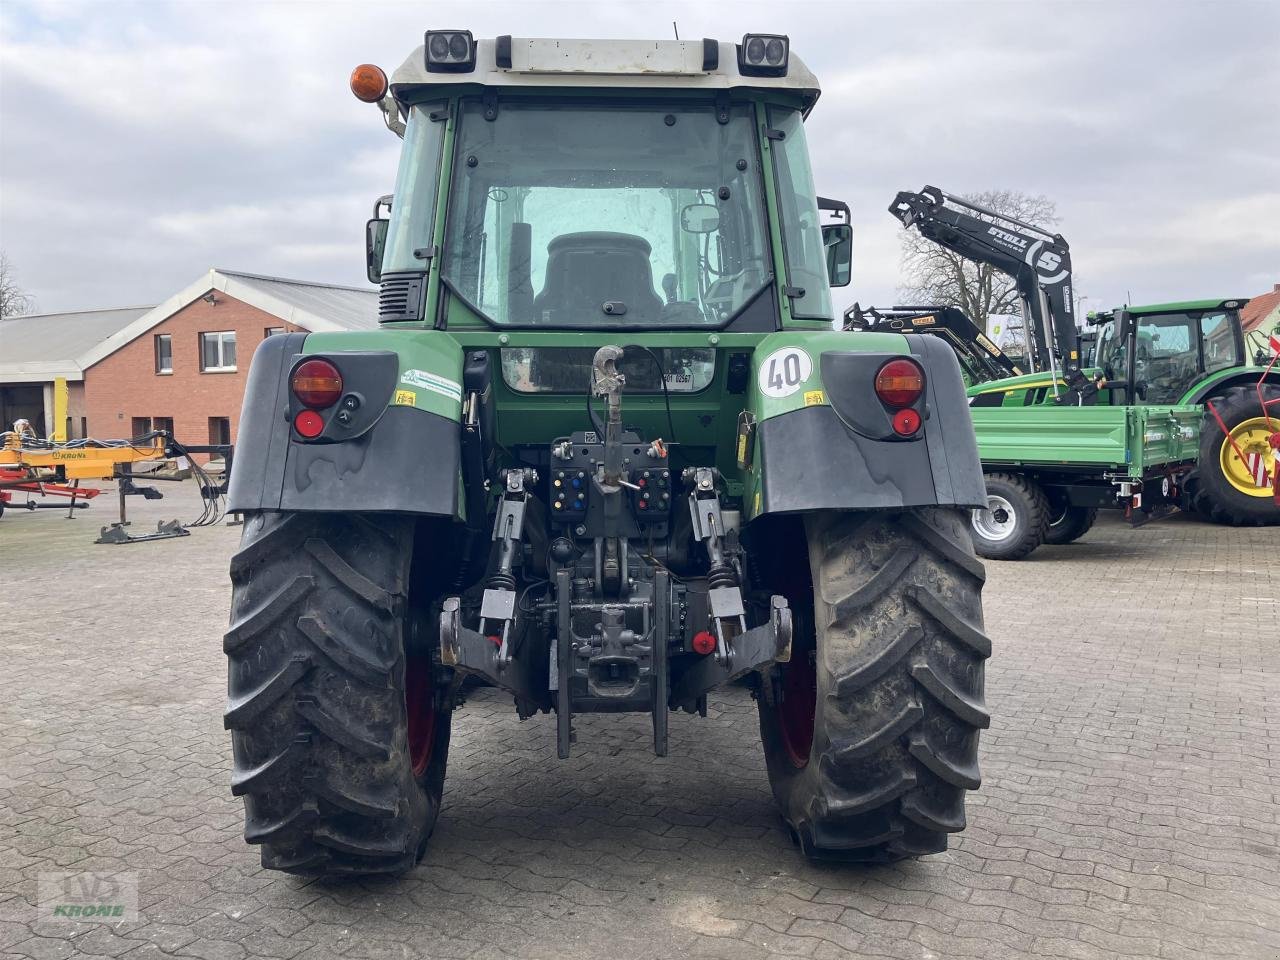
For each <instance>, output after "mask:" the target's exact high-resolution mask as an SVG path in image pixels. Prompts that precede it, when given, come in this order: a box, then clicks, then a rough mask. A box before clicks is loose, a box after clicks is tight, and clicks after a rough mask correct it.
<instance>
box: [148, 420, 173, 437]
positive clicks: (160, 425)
mask: <svg viewBox="0 0 1280 960" xmlns="http://www.w3.org/2000/svg"><path fill="white" fill-rule="evenodd" d="M151 424H152V426H151V429H152V430H163V431H164V432H165V433H167V434H169V436H171V437H172V436H173V417H153V418H152V420H151Z"/></svg>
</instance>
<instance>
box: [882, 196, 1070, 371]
mask: <svg viewBox="0 0 1280 960" xmlns="http://www.w3.org/2000/svg"><path fill="white" fill-rule="evenodd" d="M964 199H966V200H969V201H971V202H972V203H977V204H980V205H981V206H984V207H987V208H988V209H990V210H994V211H996V212H997V213H1002V214H1005V215H1007V216H1011V217H1017V218H1018V219H1019V220H1025V221H1027V222H1028V223H1034V224H1035V225H1036V226H1039V227H1043V228H1045V229H1049V228H1051V227H1052V226H1053V225H1054V224H1056V223H1057V222H1058V213H1057V208H1056V207H1055V205H1054V203H1053V201H1052V200H1050V199H1048V198H1047V197H1043V196H1031V195H1029V194H1025V193H1018V192H1017V191H1016V190H984V191H982V192H981V193H968V194H964ZM966 212H967V213H973V211H966ZM974 215H975V216H978V214H974ZM983 219H989V218H986V217H984V218H983ZM902 275H903V277H904V278H905V282H904V283H903V284H902V286H900V287H899V288H898V296H899V297H901V298H902V302H903V303H913V304H914V303H920V304H925V303H928V304H933V303H940V304H947V305H950V306H956V307H959V308H960V309H961V310H963V311H964V312H965V313H966V314H968V315H969V317H971V318H972V319H973V321H974V322H975V323H977V324H978V325H979V326H981V327H985V326H986V324H987V318H988V317H989V316H991V315H992V314H1012V315H1014V316H1020V315H1021V309H1020V307H1019V305H1018V291H1017V290H1016V289H1015V288H1014V285H1013V281H1012V280H1011V279H1010V278H1009V277H1007V276H1005V275H1004V274H1003V273H1000V272H999V271H998V270H996V269H994V268H993V267H991V266H988V265H987V264H985V263H974V262H973V261H971V260H966V259H965V258H964V257H962V256H960V255H959V254H958V253H954V252H952V251H950V250H947V249H946V248H945V247H941V246H939V245H938V244H936V243H934V242H933V241H932V240H926V239H925V238H924V237H923V236H921V235H920V232H919V231H918V230H904V231H903V232H902ZM1025 346H1026V343H1025V339H1024V335H1023V330H1022V326H1021V324H1020V323H1019V324H1017V325H1016V326H1015V325H1012V324H1011V325H1010V328H1009V330H1008V333H1007V340H1006V341H1005V347H1006V352H1007V353H1012V354H1019V353H1023V352H1025Z"/></svg>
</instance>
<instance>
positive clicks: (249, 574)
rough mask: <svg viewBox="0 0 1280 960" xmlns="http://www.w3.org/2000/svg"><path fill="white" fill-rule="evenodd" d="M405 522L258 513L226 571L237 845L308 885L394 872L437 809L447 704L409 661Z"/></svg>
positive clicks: (418, 850) (404, 865) (420, 665)
mask: <svg viewBox="0 0 1280 960" xmlns="http://www.w3.org/2000/svg"><path fill="white" fill-rule="evenodd" d="M412 547H413V522H412V521H411V520H408V519H406V518H401V517H380V516H379V517H374V516H367V517H366V516H357V515H350V516H347V515H335V514H287V513H259V514H254V515H251V516H249V517H248V518H247V519H246V520H245V527H244V533H243V536H242V540H241V545H240V550H239V552H238V553H236V555H235V556H234V557H233V558H232V560H231V581H232V601H231V604H232V605H231V628H230V629H229V630H228V631H227V634H226V637H225V640H224V643H223V648H224V650H225V651H226V653H227V657H228V668H227V691H228V704H227V712H226V715H225V718H224V721H225V724H226V727H227V728H228V729H229V730H231V731H232V736H231V740H232V748H233V756H234V764H235V766H234V773H233V776H232V787H231V792H232V793H233V794H235V795H236V796H243V797H244V800H245V833H244V836H245V840H246V841H247V842H249V843H252V844H261V846H262V865H263V866H264V867H266V868H269V869H274V870H284V871H286V872H289V873H298V874H304V875H309V876H320V875H331V874H366V873H395V872H399V871H403V870H407V869H409V868H410V867H412V866H413V865H414V864H415V863H416V862H417V861H418V860H419V859H420V858H421V856H422V853H423V851H424V850H425V848H426V842H427V838H428V837H429V836H430V834H431V830H432V828H433V826H434V825H435V822H436V818H437V816H438V814H439V811H440V798H441V793H442V790H443V787H444V773H445V763H446V760H447V757H448V752H449V731H450V720H451V710H450V709H449V707H450V706H451V704H450V703H448V702H447V701H446V700H445V691H443V690H438V689H437V688H436V686H435V684H434V673H433V670H434V668H433V665H432V662H431V658H430V655H429V654H427V653H419V652H417V651H415V650H412V649H410V650H408V651H407V650H406V644H405V636H406V629H405V626H406V619H407V617H406V614H407V610H408V606H407V592H408V575H409V562H410V557H411V554H412Z"/></svg>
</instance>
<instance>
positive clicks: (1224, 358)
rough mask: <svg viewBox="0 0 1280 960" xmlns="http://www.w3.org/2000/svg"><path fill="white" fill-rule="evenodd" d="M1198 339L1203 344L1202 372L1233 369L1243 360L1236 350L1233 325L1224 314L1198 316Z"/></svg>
mask: <svg viewBox="0 0 1280 960" xmlns="http://www.w3.org/2000/svg"><path fill="white" fill-rule="evenodd" d="M1200 338H1201V342H1202V343H1203V344H1204V372H1205V373H1212V372H1213V371H1215V370H1221V369H1223V368H1224V367H1234V366H1236V365H1237V364H1238V363H1240V362H1241V360H1242V359H1243V358H1242V357H1240V355H1239V353H1238V352H1237V348H1236V337H1235V325H1234V324H1233V323H1231V322H1230V320H1229V319H1228V318H1227V314H1226V313H1204V314H1201V315H1200Z"/></svg>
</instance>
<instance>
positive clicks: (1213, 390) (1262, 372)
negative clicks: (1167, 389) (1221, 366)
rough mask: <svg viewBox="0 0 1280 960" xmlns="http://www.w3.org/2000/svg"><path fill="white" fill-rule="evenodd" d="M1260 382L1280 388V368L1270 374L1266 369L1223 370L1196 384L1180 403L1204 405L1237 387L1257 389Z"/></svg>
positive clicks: (1241, 368) (1240, 368)
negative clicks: (1210, 399) (1211, 398)
mask: <svg viewBox="0 0 1280 960" xmlns="http://www.w3.org/2000/svg"><path fill="white" fill-rule="evenodd" d="M1259 380H1261V381H1262V382H1263V383H1264V384H1266V385H1267V386H1269V387H1277V388H1280V367H1276V368H1272V369H1271V371H1270V372H1268V371H1267V369H1266V367H1235V368H1233V369H1231V370H1223V371H1221V372H1220V373H1217V374H1214V375H1211V376H1209V377H1208V378H1207V379H1205V380H1203V381H1201V382H1200V383H1198V384H1196V386H1195V387H1193V388H1192V389H1191V390H1189V391H1188V392H1187V394H1186V395H1185V396H1184V397H1183V398H1182V399H1181V400H1179V401H1178V402H1179V403H1204V402H1205V401H1206V400H1208V399H1209V398H1210V397H1216V396H1218V395H1219V394H1221V393H1225V392H1226V391H1227V390H1231V389H1233V388H1235V387H1249V388H1250V389H1253V388H1256V387H1257V386H1258V381H1259Z"/></svg>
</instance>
